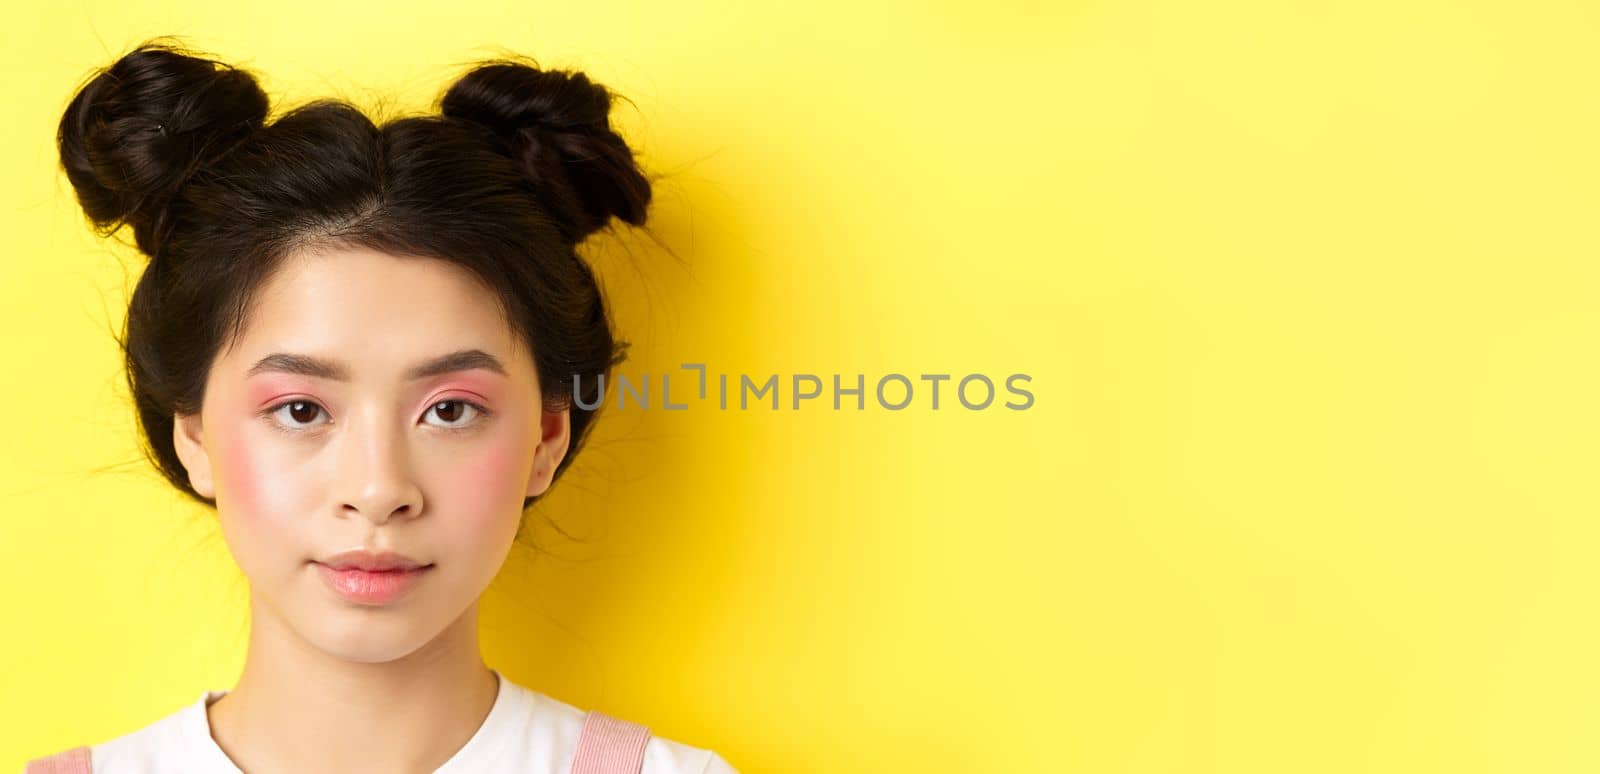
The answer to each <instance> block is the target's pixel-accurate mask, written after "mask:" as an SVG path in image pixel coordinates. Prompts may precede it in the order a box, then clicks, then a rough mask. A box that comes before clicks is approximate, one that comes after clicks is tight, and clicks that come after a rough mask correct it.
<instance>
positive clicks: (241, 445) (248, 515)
mask: <svg viewBox="0 0 1600 774" xmlns="http://www.w3.org/2000/svg"><path fill="white" fill-rule="evenodd" d="M218 446H219V449H218V451H219V452H220V458H219V459H218V460H217V463H216V470H217V509H218V511H219V512H220V513H222V514H224V515H226V516H227V521H229V522H232V523H234V524H236V525H238V527H239V528H240V529H243V530H246V531H248V532H250V533H251V534H252V535H254V536H256V539H257V540H260V541H266V540H269V539H270V538H271V537H272V536H273V535H277V534H281V533H282V531H283V530H286V529H289V528H291V526H292V525H290V524H289V523H288V522H290V521H292V520H293V519H294V514H296V513H303V512H305V509H304V506H303V504H301V503H300V501H301V500H302V499H303V498H304V494H305V492H304V487H305V484H304V482H305V481H306V478H305V475H304V473H303V472H296V471H295V470H294V469H293V468H291V467H289V466H291V465H293V464H295V461H294V460H293V459H290V458H286V457H285V456H284V451H283V450H282V449H281V448H280V447H275V446H273V445H272V444H271V443H269V442H266V441H264V439H262V438H259V437H253V436H252V435H251V428H250V427H249V426H248V423H247V422H241V423H238V424H236V425H234V426H230V427H228V428H227V430H226V432H225V434H224V437H222V438H221V439H219V444H218ZM302 464H303V463H302Z"/></svg>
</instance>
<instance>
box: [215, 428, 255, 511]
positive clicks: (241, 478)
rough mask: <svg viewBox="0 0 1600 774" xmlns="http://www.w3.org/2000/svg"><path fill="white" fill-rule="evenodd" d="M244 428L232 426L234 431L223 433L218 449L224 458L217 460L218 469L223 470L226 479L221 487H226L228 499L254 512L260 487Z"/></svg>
mask: <svg viewBox="0 0 1600 774" xmlns="http://www.w3.org/2000/svg"><path fill="white" fill-rule="evenodd" d="M241 430H242V428H232V432H229V433H225V434H224V435H223V441H222V443H221V444H220V448H219V449H218V450H217V451H218V452H220V453H221V454H222V459H220V460H218V461H217V466H216V467H217V469H218V470H220V471H221V474H222V477H223V479H224V482H225V483H224V484H223V486H221V487H219V491H220V490H221V489H226V490H227V492H228V499H229V500H230V501H232V502H234V503H236V504H237V505H238V506H240V507H242V508H244V509H245V510H246V511H251V512H253V511H254V510H255V507H256V497H257V491H258V487H257V485H256V480H255V478H256V474H255V465H254V464H253V462H252V455H251V452H250V445H249V443H247V442H246V441H245V437H244V436H245V434H244V433H243V432H240V431H241Z"/></svg>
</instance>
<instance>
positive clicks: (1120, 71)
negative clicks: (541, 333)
mask: <svg viewBox="0 0 1600 774" xmlns="http://www.w3.org/2000/svg"><path fill="white" fill-rule="evenodd" d="M1591 9H1592V6H1591V5H1590V4H1587V3H1575V2H1569V3H1551V2H1524V3H1505V2H1500V3H1490V2H1461V1H1460V0H1451V1H1449V2H1445V1H1444V0H1404V1H1403V2H1375V1H1374V2H1348V3H1282V2H1266V1H1264V0H1263V1H1262V2H1242V1H1240V0H1217V1H1214V2H1198V1H1193V2H1187V3H1185V2H1150V1H1144V2H1072V3H1037V4H1028V3H1020V2H1005V1H1003V0H989V1H987V2H973V3H966V4H957V3H948V2H945V3H927V2H918V3H904V4H890V3H865V2H859V1H857V2H844V3H840V2H812V3H800V4H763V3H748V2H739V3H735V2H722V3H709V2H634V3H617V2H583V3H543V2H539V3H530V2H503V3H489V2H463V3H439V2H429V3H415V2H412V3H393V2H387V3H328V2H316V3H311V2H303V1H302V0H286V1H285V2H277V3H270V4H252V5H248V6H244V5H240V6H229V5H222V4H213V3H198V2H194V3H153V2H139V3H127V2H117V3H113V2H104V1H103V0H93V1H92V2H85V3H66V4H33V5H31V6H26V7H23V8H19V9H14V10H12V11H11V13H10V14H9V18H8V22H7V24H6V25H5V27H6V28H7V29H6V30H5V31H4V32H0V35H3V36H4V40H3V43H4V45H3V46H0V52H3V53H0V70H3V71H4V72H5V73H6V74H7V75H6V80H7V83H6V89H5V93H6V96H7V109H6V114H7V115H6V119H5V120H4V121H0V175H3V177H0V179H4V180H5V185H4V186H3V187H0V218H3V222H0V226H3V227H4V233H5V234H6V235H7V240H6V247H7V250H6V255H5V256H3V258H0V330H3V331H4V335H3V336H0V360H3V362H4V363H5V366H4V368H5V371H4V379H3V380H0V405H3V406H5V407H6V409H7V411H6V414H7V416H6V419H5V441H4V443H0V526H3V529H0V604H3V610H0V630H3V633H0V664H4V666H3V668H0V728H3V729H4V731H3V735H4V739H3V741H0V770H15V769H16V768H19V767H20V765H21V762H22V761H23V760H24V758H25V757H28V756H32V755H39V754H44V753H46V752H50V751H53V750H56V749H61V748H63V747H66V746H69V745H74V744H80V743H90V742H98V741H102V740H104V739H106V738H109V737H111V736H114V735H118V734H121V733H126V732H128V731H131V730H133V729H135V728H137V727H139V726H142V725H144V724H145V723H148V722H150V721H153V720H154V719H156V718H157V717H159V716H161V715H164V714H166V713H168V712H170V711H173V710H175V709H176V708H178V707H179V706H181V705H183V704H186V703H188V702H191V701H193V700H194V699H195V697H196V696H197V695H198V692H199V691H201V690H203V689H206V688H227V687H230V686H231V685H232V680H233V679H234V677H235V676H236V674H237V669H238V668H239V665H240V662H241V656H242V644H243V635H244V626H245V621H244V617H243V614H242V613H243V604H244V600H245V588H244V585H243V581H242V579H241V578H240V577H239V576H238V574H237V571H236V570H235V569H234V568H233V566H232V564H231V560H230V559H229V557H228V555H227V553H226V549H225V546H224V545H223V543H222V541H221V539H220V537H219V536H218V534H217V533H216V530H215V529H214V528H213V526H212V524H211V522H210V520H209V518H208V516H207V514H206V512H204V511H203V510H200V509H197V508H193V507H190V506H188V505H185V504H184V503H183V502H181V501H180V500H179V499H178V497H177V496H176V495H175V494H174V493H173V492H172V491H171V490H170V489H169V488H167V487H166V486H165V485H164V484H162V483H161V482H160V481H158V480H157V479H156V477H155V476H154V474H153V473H152V472H150V471H149V470H147V469H146V468H144V467H143V466H142V465H141V464H140V463H139V462H138V458H137V453H136V451H135V448H136V447H135V445H134V438H135V436H134V434H133V433H134V420H133V415H132V411H131V408H130V407H129V406H128V405H127V404H126V403H125V397H124V388H123V386H122V384H121V373H120V371H119V370H118V369H119V367H120V362H119V361H118V360H117V352H116V350H115V345H114V342H113V341H112V339H111V337H110V332H111V331H112V330H113V329H114V328H116V327H118V326H120V322H121V319H122V313H123V309H124V306H123V303H124V296H123V295H122V293H123V290H124V288H125V287H127V286H128V283H129V282H131V280H132V278H133V277H135V276H137V275H136V273H137V271H138V270H139V269H141V268H142V266H143V263H142V261H141V259H140V258H139V257H138V256H137V255H135V254H133V253H132V252H131V251H130V250H128V249H126V248H124V247H118V246H117V245H115V244H114V243H112V242H108V241H100V240H96V239H95V238H94V237H93V236H92V235H91V234H90V233H89V232H88V229H87V227H86V226H85V225H84V223H83V222H82V220H81V214H80V212H79V210H78V209H77V206H76V203H75V202H74V201H73V200H72V198H71V190H70V187H69V186H68V185H67V183H66V181H65V178H64V177H63V176H60V175H59V174H58V172H57V171H56V169H55V164H56V155H55V153H56V152H55V148H54V146H53V132H54V128H55V124H56V121H57V120H58V119H59V117H60V114H61V111H62V109H63V108H64V107H65V104H66V101H67V99H68V98H69V97H70V95H71V91H72V89H73V88H74V87H75V86H76V85H77V84H78V83H79V82H80V81H81V79H82V78H83V76H85V75H86V74H87V73H88V72H89V71H90V69H91V68H93V67H97V66H102V65H106V64H109V63H110V62H111V61H112V60H113V59H114V57H115V55H116V54H118V53H120V52H122V51H123V50H125V49H126V48H127V47H129V46H131V45H132V44H134V43H136V42H137V41H139V40H141V39H143V38H146V37H149V36H154V35H162V34H177V35H182V36H185V39H186V40H187V41H188V42H191V43H192V44H194V45H196V46H198V47H200V48H201V49H203V50H205V51H208V52H211V53H214V54H216V55H218V56H220V57H222V58H224V59H225V60H227V61H231V62H235V63H238V64H240V65H243V66H245V67H248V68H251V69H252V70H254V71H255V72H256V73H257V74H258V75H259V76H261V77H262V79H263V82H264V85H265V86H266V87H267V89H268V91H269V93H270V94H272V96H273V97H274V99H275V100H278V104H279V105H282V104H287V103H292V102H294V101H297V100H302V99H306V98H311V97H316V96H324V95H332V96H346V97H349V98H351V99H352V100H355V101H357V102H358V104H362V105H364V106H378V105H383V106H386V108H387V109H391V110H397V111H403V110H411V109H415V110H423V109H426V108H427V107H428V105H429V102H430V100H432V99H433V98H434V97H436V96H437V95H438V94H439V93H440V90H441V89H443V88H444V86H445V85H446V84H447V83H448V80H449V78H450V77H452V76H453V75H454V74H457V73H458V72H459V71H460V70H459V68H457V67H455V65H457V64H460V63H466V62H470V61H471V60H473V59H476V58H480V57H482V56H488V55H492V54H494V53H496V52H497V51H498V50H501V49H504V50H509V51H516V52H521V53H527V54H531V55H533V56H535V57H537V58H538V59H539V60H540V61H541V62H542V63H544V64H546V65H551V66H574V67H580V68H582V69H584V70H585V71H586V72H588V73H589V74H590V75H591V76H592V77H594V78H595V79H596V80H598V81H600V82H602V83H604V84H606V85H608V86H610V87H612V88H614V89H616V90H617V91H619V92H621V93H623V94H625V95H627V96H628V97H629V98H630V99H631V100H632V101H633V103H634V106H633V107H630V106H628V105H626V104H622V105H620V106H619V108H618V113H617V116H618V121H619V123H620V124H621V125H622V126H623V127H624V131H625V133H626V134H627V136H628V137H629V139H630V141H631V142H632V143H633V144H634V145H635V147H636V148H638V149H639V150H640V152H641V158H642V160H643V161H644V162H645V163H646V164H647V165H650V166H652V167H653V168H654V169H656V170H659V171H662V172H666V173H668V175H669V176H668V178H667V179H665V180H663V181H662V183H661V184H660V186H659V187H658V189H657V196H658V199H657V207H656V210H655V212H654V215H653V217H654V218H655V220H654V226H655V228H656V230H657V231H658V233H659V234H660V235H661V236H662V238H663V241H664V242H665V243H666V244H667V245H669V246H671V248H672V249H673V250H676V251H678V252H679V253H680V254H681V255H682V256H683V257H684V258H685V260H686V261H687V264H688V265H687V267H685V266H680V265H678V264H675V263H674V262H673V261H672V259H671V258H670V257H668V256H667V255H666V253H665V252H664V251H663V249H662V248H660V247H658V246H656V245H655V244H653V243H651V242H650V241H649V240H646V239H643V238H642V237H641V236H639V235H638V234H633V235H624V236H623V237H621V238H614V239H611V240H609V241H600V242H597V243H596V244H594V245H592V246H590V247H589V248H588V249H589V251H590V253H591V255H592V257H593V259H594V260H595V261H596V262H597V263H598V264H600V265H601V266H602V267H603V272H604V276H605V279H606V282H607V286H608V289H609V290H610V291H611V293H612V297H613V300H614V302H615V303H616V304H617V314H618V318H619V321H620V322H621V323H622V324H623V326H624V333H625V335H627V336H628V337H629V338H631V339H632V340H634V341H635V343H636V346H635V349H634V359H633V360H632V361H630V363H629V364H628V365H627V366H625V367H624V369H623V370H624V372H625V373H628V374H631V375H634V376H638V375H642V374H645V373H650V374H656V375H659V374H660V373H662V372H664V371H668V370H673V369H676V367H677V364H678V363H681V362H694V361H698V362H706V363H707V364H708V365H709V367H710V368H711V370H712V372H713V374H715V373H728V374H739V373H748V374H753V375H756V376H757V377H764V376H765V375H767V374H772V373H777V374H779V375H780V377H781V378H786V377H787V375H791V374H794V373H817V374H821V375H823V376H824V378H827V377H828V376H830V375H831V374H833V373H841V374H845V375H846V377H847V378H849V377H853V375H854V374H857V373H861V374H865V375H866V377H867V379H868V382H869V385H870V384H871V383H872V381H874V380H876V379H877V378H878V377H879V376H882V375H884V374H887V373H902V374H907V375H910V376H911V377H912V378H913V379H915V378H916V375H917V374H921V373H952V374H955V375H956V376H957V377H958V378H959V376H961V375H965V374H968V373H983V374H986V375H988V376H990V377H991V378H995V379H996V380H999V379H1002V378H1003V377H1004V376H1005V375H1007V374H1010V373H1014V372H1023V373H1028V374H1030V375H1032V377H1033V381H1032V383H1031V384H1030V385H1029V386H1030V387H1031V389H1032V391H1033V392H1034V394H1035V398H1036V402H1035V404H1034V406H1033V408H1031V409H1029V410H1026V411H1010V410H1006V409H1003V408H999V407H998V406H996V407H994V408H991V409H989V410H986V411H977V412H974V411H968V410H965V409H963V408H961V407H960V406H959V404H956V403H954V402H953V401H952V400H950V396H949V394H948V392H946V393H945V394H944V395H942V396H941V397H942V401H941V409H940V410H938V411H933V410H931V409H930V408H929V407H928V405H927V403H926V402H925V401H924V400H921V399H919V400H918V401H917V402H915V403H914V404H913V406H912V407H911V408H908V409H906V410H904V411H898V412H891V411H885V410H883V409H881V408H878V407H876V406H873V405H871V403H870V400H871V398H870V396H869V406H868V409H867V410H865V411H861V412H856V411H842V412H838V413H834V412H832V411H831V410H827V408H826V406H827V405H829V404H822V402H821V401H816V402H813V403H815V404H822V405H823V406H824V408H822V409H819V408H818V407H817V406H815V405H813V406H810V407H808V408H807V409H803V410H800V411H793V410H789V409H784V410H780V411H776V412H774V411H772V410H770V409H762V410H750V411H745V412H739V411H737V410H731V409H730V410H728V411H717V410H715V408H714V407H710V406H706V405H701V406H698V407H695V408H692V409H690V410H687V411H681V412H667V411H660V410H655V411H638V410H637V409H635V410H632V411H622V412H612V413H611V414H610V415H609V416H608V417H607V418H606V419H604V420H603V421H602V422H601V423H600V425H599V426H598V430H597V435H596V437H595V438H594V442H593V444H592V445H591V447H590V448H589V449H588V450H586V451H585V453H584V456H583V457H580V459H579V463H578V467H577V468H575V469H574V471H573V476H572V478H571V479H568V480H566V481H564V482H563V485H562V486H559V487H558V488H557V491H556V494H554V495H552V497H551V498H550V499H549V500H548V502H547V504H546V506H545V507H544V509H543V513H544V515H545V516H548V517H549V518H550V519H552V520H554V521H555V522H556V523H557V524H559V525H561V526H562V528H563V529H565V530H567V531H569V532H571V533H573V534H574V535H575V536H577V537H578V538H581V540H567V539H565V538H561V537H560V535H559V534H557V533H556V532H555V531H554V530H552V529H543V530H541V531H540V535H541V537H540V540H541V542H543V543H544V544H545V545H546V549H547V550H546V553H545V554H543V555H539V556H537V558H535V556H534V555H533V554H532V553H531V552H526V551H519V553H518V554H516V555H514V557H513V560H514V561H513V562H512V563H511V564H509V565H508V567H507V570H506V571H505V572H504V573H503V574H502V577H501V578H500V579H499V581H497V584H496V586H495V587H493V591H492V592H491V595H490V598H489V600H488V602H487V603H486V613H485V622H484V633H485V640H486V645H485V647H486V651H487V656H488V658H489V661H490V663H491V665H492V666H497V667H498V668H501V669H503V670H504V671H505V672H506V673H507V674H508V675H509V676H511V677H512V678H514V679H517V680H519V681H522V682H524V683H525V684H529V685H531V686H533V687H535V688H537V689H539V690H542V691H545V692H547V693H550V694H551V695H554V696H556V697H558V698H561V699H563V700H565V701H568V702H570V703H574V704H577V705H579V706H584V707H594V708H598V709H602V710H605V711H608V712H612V713H614V714H618V715H621V716H623V717H628V718H631V719H635V720H639V721H642V722H646V723H648V724H649V725H651V727H652V728H653V729H654V731H655V733H657V734H659V735H662V736H666V737H669V738H674V739H680V740H683V741H686V742H688V743H691V744H695V745H696V746H704V747H710V748H712V749H715V750H717V751H718V752H720V753H721V754H722V755H723V756H724V757H726V758H727V759H728V760H729V761H730V762H732V763H733V764H734V765H735V766H737V767H739V768H740V769H741V770H742V771H744V772H751V773H753V772H812V771H826V772H878V771H940V772H943V771H950V772H957V771H961V772H965V771H1018V772H1022V771H1026V772H1055V771H1073V772H1198V771H1205V772H1211V771H1215V772H1285V771H1294V772H1356V771H1360V772H1375V771H1381V772H1452V773H1460V772H1519V773H1520V772H1580V771H1595V770H1597V769H1600V746H1596V745H1595V744H1594V739H1595V729H1594V726H1595V722H1596V720H1597V718H1600V713H1597V711H1596V710H1597V704H1600V698H1597V697H1600V666H1597V659H1596V658H1595V654H1596V653H1600V626H1597V624H1596V612H1597V610H1600V605H1597V604H1596V592H1597V591H1600V562H1597V561H1595V554H1596V549H1600V522H1597V520H1596V505H1597V497H1596V490H1595V487H1594V485H1593V484H1594V481H1595V476H1594V473H1595V471H1596V462H1597V455H1596V443H1597V438H1600V433H1597V431H1600V413H1597V411H1596V409H1595V405H1596V401H1595V398H1596V395H1597V394H1600V368H1597V366H1596V365H1595V363H1596V358H1595V347H1596V344H1597V342H1600V312H1597V309H1600V306H1597V304H1596V299H1597V297H1600V270H1597V268H1596V258H1595V255H1596V250H1595V248H1596V247H1597V242H1600V238H1597V233H1596V224H1597V222H1600V221H1597V218H1596V214H1597V205H1600V153H1597V152H1596V147H1597V143H1600V98H1597V97H1596V96H1595V95H1596V86H1595V84H1596V78H1595V76H1596V74H1597V67H1596V65H1597V61H1600V57H1597V54H1596V53H1595V46H1594V32H1595V30H1596V29H1597V25H1600V18H1597V13H1596V12H1595V11H1594V10H1591ZM285 101H287V102H285ZM636 267H637V268H636ZM656 378H659V376H657V377H656ZM677 389H678V388H677V387H676V386H675V387H674V390H675V392H676V391H677ZM1002 399H1003V398H1002Z"/></svg>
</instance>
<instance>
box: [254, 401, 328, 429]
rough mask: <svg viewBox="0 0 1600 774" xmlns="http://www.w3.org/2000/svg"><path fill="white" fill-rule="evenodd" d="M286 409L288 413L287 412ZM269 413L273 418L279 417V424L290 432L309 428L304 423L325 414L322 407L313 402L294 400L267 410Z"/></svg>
mask: <svg viewBox="0 0 1600 774" xmlns="http://www.w3.org/2000/svg"><path fill="white" fill-rule="evenodd" d="M285 409H287V410H288V411H287V412H286V411H285ZM267 413H268V414H270V415H271V416H273V417H278V418H279V424H281V425H283V427H285V428H287V429H290V430H299V429H302V428H305V427H308V426H309V425H307V424H303V423H308V422H310V421H311V420H313V419H316V418H317V415H318V414H321V413H323V411H322V407H321V406H318V405H317V404H315V403H312V402H311V401H308V400H292V401H289V402H288V403H280V404H278V405H277V406H274V407H272V408H270V409H267ZM286 420H287V421H286Z"/></svg>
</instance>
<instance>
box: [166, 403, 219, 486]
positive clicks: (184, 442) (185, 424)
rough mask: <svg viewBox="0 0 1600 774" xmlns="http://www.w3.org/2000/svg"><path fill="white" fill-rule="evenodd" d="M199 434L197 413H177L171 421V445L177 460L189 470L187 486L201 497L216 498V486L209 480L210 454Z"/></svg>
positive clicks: (198, 416)
mask: <svg viewBox="0 0 1600 774" xmlns="http://www.w3.org/2000/svg"><path fill="white" fill-rule="evenodd" d="M203 438H204V436H202V435H201V428H200V415H199V414H178V415H177V416H175V417H173V422H172V445H173V446H174V447H175V448H176V449H177V452H178V460H179V461H180V462H182V463H183V467H184V469H186V470H188V471H189V486H192V487H194V491H196V492H198V493H199V494H200V496H201V497H206V498H210V499H216V496H217V487H216V484H215V483H214V482H213V481H212V480H211V455H210V454H209V453H207V452H206V447H205V444H204V442H203Z"/></svg>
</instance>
